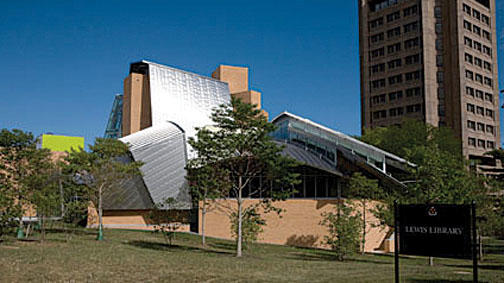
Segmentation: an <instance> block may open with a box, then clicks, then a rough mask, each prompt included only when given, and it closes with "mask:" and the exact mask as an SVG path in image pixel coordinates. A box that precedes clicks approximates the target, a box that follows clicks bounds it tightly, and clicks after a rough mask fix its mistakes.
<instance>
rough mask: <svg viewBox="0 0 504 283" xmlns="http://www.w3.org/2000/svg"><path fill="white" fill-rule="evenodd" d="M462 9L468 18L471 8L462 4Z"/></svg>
mask: <svg viewBox="0 0 504 283" xmlns="http://www.w3.org/2000/svg"><path fill="white" fill-rule="evenodd" d="M462 9H463V10H464V12H465V13H466V14H467V15H468V16H470V15H471V7H469V5H466V4H464V5H463V6H462Z"/></svg>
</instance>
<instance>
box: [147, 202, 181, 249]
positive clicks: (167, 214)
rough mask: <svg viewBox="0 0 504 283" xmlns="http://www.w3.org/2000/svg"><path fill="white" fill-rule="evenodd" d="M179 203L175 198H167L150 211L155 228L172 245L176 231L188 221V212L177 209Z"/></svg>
mask: <svg viewBox="0 0 504 283" xmlns="http://www.w3.org/2000/svg"><path fill="white" fill-rule="evenodd" d="M177 206H178V204H177V201H176V200H175V199H174V198H167V199H165V200H164V201H162V202H160V203H157V204H155V205H154V209H152V210H151V212H150V215H149V217H150V219H151V221H152V222H153V223H154V225H155V226H154V230H155V231H156V232H160V233H162V234H163V237H164V238H165V240H166V242H167V243H168V245H169V246H170V247H171V246H172V243H173V240H174V239H175V233H176V232H177V230H178V229H180V227H181V226H182V223H187V221H188V219H187V217H186V214H184V213H183V212H182V211H180V210H177V209H176V208H177Z"/></svg>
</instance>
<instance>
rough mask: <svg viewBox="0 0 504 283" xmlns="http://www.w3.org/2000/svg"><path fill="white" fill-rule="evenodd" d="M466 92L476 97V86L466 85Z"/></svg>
mask: <svg viewBox="0 0 504 283" xmlns="http://www.w3.org/2000/svg"><path fill="white" fill-rule="evenodd" d="M466 94H467V95H470V96H472V97H474V88H472V87H470V86H466Z"/></svg>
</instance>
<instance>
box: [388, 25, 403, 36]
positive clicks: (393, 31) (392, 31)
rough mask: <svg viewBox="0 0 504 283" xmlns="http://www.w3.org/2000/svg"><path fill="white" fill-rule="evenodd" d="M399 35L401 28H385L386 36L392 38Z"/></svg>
mask: <svg viewBox="0 0 504 283" xmlns="http://www.w3.org/2000/svg"><path fill="white" fill-rule="evenodd" d="M399 35H401V28H400V27H396V28H393V29H389V30H387V38H392V37H396V36H399Z"/></svg>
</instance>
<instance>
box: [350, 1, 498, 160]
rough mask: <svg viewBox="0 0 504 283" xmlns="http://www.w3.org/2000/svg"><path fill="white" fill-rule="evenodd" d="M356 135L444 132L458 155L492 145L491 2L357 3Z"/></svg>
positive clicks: (495, 99) (480, 154) (494, 142)
mask: <svg viewBox="0 0 504 283" xmlns="http://www.w3.org/2000/svg"><path fill="white" fill-rule="evenodd" d="M358 3H359V36H360V69H361V119H362V130H363V131H364V129H366V128H374V127H379V126H388V125H394V124H400V123H401V121H402V120H403V119H404V117H409V118H415V119H420V120H423V121H425V122H426V123H429V124H432V125H434V126H448V127H451V128H452V129H453V130H454V132H455V133H456V135H457V136H458V137H459V138H460V139H461V141H462V144H461V151H462V153H463V155H464V156H466V157H469V158H476V159H480V158H482V157H483V155H484V153H485V152H487V151H490V150H492V149H494V148H498V147H499V146H500V128H499V89H498V82H497V80H498V77H497V46H496V42H497V39H496V31H495V2H494V0H358Z"/></svg>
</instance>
